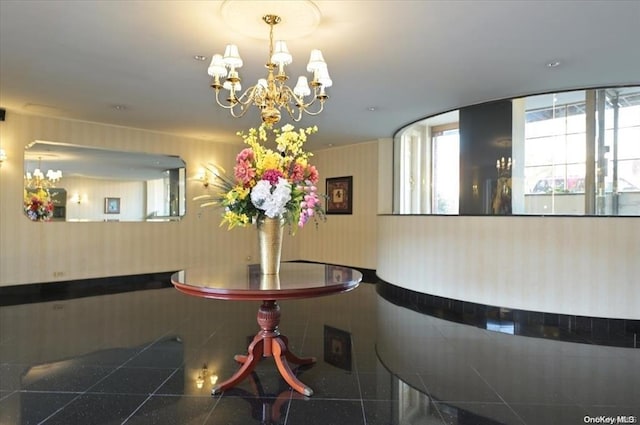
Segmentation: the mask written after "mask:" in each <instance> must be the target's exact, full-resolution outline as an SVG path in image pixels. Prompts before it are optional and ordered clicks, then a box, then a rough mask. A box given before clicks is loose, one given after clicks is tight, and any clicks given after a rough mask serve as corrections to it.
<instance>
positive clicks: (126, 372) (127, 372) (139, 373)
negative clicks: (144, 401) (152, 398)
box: [89, 367, 176, 394]
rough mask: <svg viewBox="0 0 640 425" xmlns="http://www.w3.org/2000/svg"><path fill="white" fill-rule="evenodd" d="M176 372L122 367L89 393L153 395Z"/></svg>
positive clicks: (98, 383)
mask: <svg viewBox="0 0 640 425" xmlns="http://www.w3.org/2000/svg"><path fill="white" fill-rule="evenodd" d="M174 372H176V371H175V370H173V369H156V368H131V367H122V368H119V369H117V370H115V371H113V373H111V374H109V376H107V377H105V378H104V379H103V380H101V381H100V382H97V383H96V384H95V385H93V386H92V387H91V388H89V392H91V393H93V394H95V393H106V394H152V393H153V392H154V391H155V390H156V389H158V388H159V387H160V386H161V385H162V384H163V383H164V382H165V381H166V380H167V379H168V378H169V377H170V376H171V375H172V374H173V373H174Z"/></svg>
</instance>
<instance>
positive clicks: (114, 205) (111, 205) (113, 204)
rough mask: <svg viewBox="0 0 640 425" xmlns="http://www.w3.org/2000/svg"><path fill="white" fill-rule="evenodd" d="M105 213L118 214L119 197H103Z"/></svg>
mask: <svg viewBox="0 0 640 425" xmlns="http://www.w3.org/2000/svg"><path fill="white" fill-rule="evenodd" d="M104 213H105V214H120V198H104Z"/></svg>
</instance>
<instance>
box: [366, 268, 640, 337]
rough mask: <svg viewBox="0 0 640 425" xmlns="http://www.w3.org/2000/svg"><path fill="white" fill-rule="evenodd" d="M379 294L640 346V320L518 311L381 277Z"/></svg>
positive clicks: (451, 316) (515, 330) (553, 333)
mask: <svg viewBox="0 0 640 425" xmlns="http://www.w3.org/2000/svg"><path fill="white" fill-rule="evenodd" d="M376 290H377V292H378V294H380V295H381V296H382V297H383V298H385V299H386V300H388V301H389V302H391V303H393V304H396V305H398V306H402V307H406V308H409V309H411V310H414V311H417V312H419V313H423V314H428V315H430V316H434V317H438V318H440V319H444V320H449V321H452V322H457V323H463V324H466V325H471V326H476V327H478V328H482V329H487V330H491V331H496V332H501V333H506V334H511V335H520V336H530V337H536V338H544V339H553V340H558V341H565V342H578V343H583V344H594V345H606V346H613V347H626V348H640V320H627V319H607V318H601V317H588V316H573V315H568V314H558V313H543V312H538V311H528V310H517V309H511V308H504V307H499V306H490V305H484V304H477V303H472V302H467V301H460V300H454V299H451V298H445V297H439V296H435V295H430V294H424V293H421V292H416V291H412V290H410V289H405V288H401V287H399V286H395V285H393V284H391V283H388V282H384V281H382V280H380V279H378V286H377V288H376Z"/></svg>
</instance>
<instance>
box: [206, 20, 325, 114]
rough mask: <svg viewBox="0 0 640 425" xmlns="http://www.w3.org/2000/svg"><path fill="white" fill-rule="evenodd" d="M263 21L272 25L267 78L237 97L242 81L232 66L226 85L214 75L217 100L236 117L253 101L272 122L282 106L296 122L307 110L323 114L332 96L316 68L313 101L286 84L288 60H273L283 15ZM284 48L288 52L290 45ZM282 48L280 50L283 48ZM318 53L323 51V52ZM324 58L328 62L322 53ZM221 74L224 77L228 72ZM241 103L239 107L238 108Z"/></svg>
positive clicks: (311, 85) (310, 83)
mask: <svg viewBox="0 0 640 425" xmlns="http://www.w3.org/2000/svg"><path fill="white" fill-rule="evenodd" d="M262 20H263V21H264V22H265V23H266V24H268V25H269V58H268V60H267V63H266V65H265V66H266V68H267V69H268V75H267V78H266V79H261V80H259V81H258V84H256V85H254V86H251V87H249V88H248V89H246V90H245V91H244V92H243V93H242V94H241V95H240V96H237V95H236V91H235V88H236V87H238V86H236V85H237V84H238V85H239V84H240V77H239V75H238V72H237V71H236V70H235V66H233V65H231V68H230V71H229V76H228V77H227V78H225V81H224V84H223V83H222V82H221V81H220V75H218V74H215V75H214V77H213V82H212V83H211V88H213V89H214V90H215V93H216V94H215V97H216V103H217V104H218V106H220V107H222V108H224V109H227V110H229V112H230V113H231V115H232V116H233V117H235V118H240V117H242V116H244V115H245V114H246V113H247V111H248V110H249V109H250V106H251V105H252V104H253V105H254V106H256V107H258V108H259V109H260V110H261V116H262V120H263V121H264V122H267V123H271V124H275V123H277V122H278V121H280V115H281V114H280V110H281V109H285V110H286V111H287V113H288V114H289V116H290V117H291V119H293V120H294V121H296V122H298V121H300V120H301V119H302V115H303V114H305V113H306V114H308V115H312V116H313V115H318V114H320V113H321V112H322V111H323V109H324V102H325V101H326V100H327V99H328V96H327V95H326V94H325V92H324V88H323V84H322V83H321V81H322V80H321V79H319V77H318V71H317V70H316V71H313V74H314V75H313V80H312V81H310V82H309V86H310V88H311V89H312V93H310V94H311V99H310V101H309V102H305V101H304V97H305V96H304V95H301V96H298V95H297V94H296V92H295V91H294V90H293V89H291V88H290V87H289V86H287V85H286V84H285V83H286V81H287V80H288V79H289V77H288V76H287V74H286V72H285V70H284V66H285V64H286V63H287V62H284V61H281V62H278V64H276V63H274V62H273V59H272V58H273V57H274V41H273V27H274V25H276V24H278V23H279V22H280V21H281V18H280V17H279V16H277V15H265V16H263V17H262ZM284 49H285V51H286V47H284ZM278 50H279V51H280V47H279V48H278ZM317 52H318V53H319V51H317ZM287 53H288V52H287ZM225 54H226V53H225ZM236 54H237V52H236ZM312 55H313V52H312ZM320 61H321V62H322V63H324V61H323V59H322V56H321V53H320ZM212 63H213V62H212ZM310 63H311V62H310ZM227 66H229V65H227ZM239 66H242V64H241V63H240V65H239ZM325 66H326V64H325ZM325 74H326V68H325ZM221 75H222V76H224V75H225V74H221ZM327 77H328V75H327ZM301 78H302V77H301ZM305 81H306V80H305ZM329 82H330V81H329ZM221 89H225V90H229V95H228V98H227V99H226V104H225V103H223V102H221V101H220V90H221ZM307 92H308V90H307ZM316 101H318V102H316ZM316 103H319V107H318V109H317V110H315V111H310V110H309V108H310V107H311V106H312V105H314V104H316ZM238 105H239V108H236V107H237V106H238ZM296 109H297V110H296Z"/></svg>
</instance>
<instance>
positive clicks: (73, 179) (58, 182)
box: [23, 140, 186, 222]
mask: <svg viewBox="0 0 640 425" xmlns="http://www.w3.org/2000/svg"><path fill="white" fill-rule="evenodd" d="M46 170H48V171H46ZM24 171H25V174H24V176H25V183H24V205H23V209H24V211H25V215H26V216H27V217H28V218H29V219H30V220H32V221H66V222H87V221H174V220H179V219H180V218H181V217H182V216H183V215H184V214H185V205H186V201H185V200H186V198H185V180H186V179H185V162H184V161H183V160H182V159H181V158H179V157H177V156H170V155H161V154H150V153H142V152H124V151H115V150H109V149H102V148H94V147H87V146H78V145H71V144H66V143H56V142H48V141H40V140H37V141H35V142H33V143H31V144H29V145H28V146H27V147H26V149H25V153H24ZM114 199H117V200H118V209H117V210H107V209H106V208H105V205H106V203H107V202H108V200H114ZM111 202H113V201H111Z"/></svg>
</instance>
